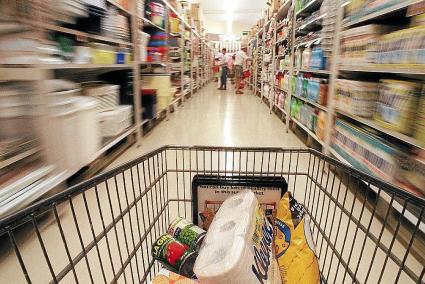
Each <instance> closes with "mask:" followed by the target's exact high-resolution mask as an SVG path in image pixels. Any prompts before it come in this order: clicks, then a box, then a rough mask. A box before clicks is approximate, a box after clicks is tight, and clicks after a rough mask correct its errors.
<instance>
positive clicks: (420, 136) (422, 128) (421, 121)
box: [413, 87, 425, 145]
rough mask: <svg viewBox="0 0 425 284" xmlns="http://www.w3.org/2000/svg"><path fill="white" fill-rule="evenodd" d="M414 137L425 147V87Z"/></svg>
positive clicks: (417, 115)
mask: <svg viewBox="0 0 425 284" xmlns="http://www.w3.org/2000/svg"><path fill="white" fill-rule="evenodd" d="M413 136H414V137H415V139H417V140H418V141H419V142H420V143H422V145H425V87H423V88H422V95H421V98H420V101H419V106H418V112H417V114H416V118H415V132H414V135H413Z"/></svg>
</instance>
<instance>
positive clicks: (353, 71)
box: [253, 0, 425, 279]
mask: <svg viewBox="0 0 425 284" xmlns="http://www.w3.org/2000/svg"><path fill="white" fill-rule="evenodd" d="M295 2H296V1H292V3H291V5H290V9H289V10H288V11H289V12H290V11H294V10H295V5H294V4H295ZM323 2H324V1H322V0H311V1H310V2H309V3H307V4H306V5H305V6H304V7H303V8H302V9H300V10H299V11H297V12H296V13H294V15H293V16H292V17H290V19H289V20H290V22H291V23H292V24H294V25H295V23H296V21H297V19H299V18H301V17H306V16H308V15H310V14H312V13H313V12H314V11H317V10H318V9H319V8H320V7H321V5H322V3H323ZM334 2H335V3H338V4H335V5H337V6H336V15H335V21H334V23H335V26H334V29H335V32H334V34H333V37H332V43H333V46H332V53H331V55H330V57H329V62H331V64H329V66H328V68H329V69H328V70H313V69H303V68H296V67H295V66H294V65H295V61H294V54H295V50H296V48H299V47H304V46H306V47H307V46H309V45H310V46H311V45H314V44H316V43H317V44H318V43H319V42H318V41H321V40H322V39H321V38H317V39H314V40H309V41H305V42H301V43H299V44H297V45H296V46H292V47H291V50H290V51H291V52H290V53H289V55H290V56H289V57H290V66H288V68H285V71H287V72H288V74H289V75H290V76H291V77H290V78H292V76H293V75H294V74H296V73H300V72H303V73H313V74H316V76H319V75H322V76H321V77H325V78H326V79H327V80H328V98H327V104H326V106H322V105H320V104H317V103H314V102H311V101H309V100H308V99H306V98H303V97H300V96H297V95H296V94H293V93H292V90H291V89H290V90H287V95H288V96H289V102H290V101H291V100H292V97H294V98H297V99H299V100H302V101H304V102H305V103H306V104H309V105H311V106H313V107H315V108H316V109H317V110H320V111H323V112H324V113H325V115H326V124H325V130H324V133H325V137H324V139H323V140H320V139H318V137H317V135H316V134H315V133H314V132H312V131H311V130H310V129H309V128H308V127H306V126H305V125H303V124H302V123H301V122H300V121H299V120H298V119H295V118H293V117H291V116H290V115H286V116H285V118H286V119H285V120H284V122H286V126H287V127H286V130H287V131H288V130H289V128H290V125H291V123H290V122H292V129H293V130H294V129H295V128H297V129H301V130H302V131H303V132H305V133H307V137H308V139H307V144H308V145H312V144H311V143H310V142H311V141H312V140H314V141H316V142H317V144H318V145H320V146H319V148H318V149H319V150H321V151H322V152H323V153H325V154H327V155H332V156H333V157H335V158H336V159H338V160H340V161H341V162H343V163H345V164H347V165H350V163H349V162H348V161H347V160H345V159H344V158H343V157H342V156H341V155H339V154H338V152H336V151H335V149H333V148H332V147H331V144H332V136H331V135H332V134H331V133H332V129H333V124H334V121H335V119H336V118H341V119H344V120H346V121H350V122H352V123H353V124H355V125H357V126H360V127H362V128H363V129H365V130H366V131H370V133H375V134H378V135H379V136H381V137H385V139H388V140H390V141H393V142H394V143H397V142H398V143H399V144H400V145H401V149H404V148H408V149H412V150H413V151H414V152H415V153H417V152H418V151H424V150H425V145H424V144H423V143H422V142H420V141H417V140H416V139H414V138H412V137H410V136H407V135H404V134H402V133H399V132H396V131H392V130H389V129H387V128H385V127H382V126H380V125H379V124H378V123H376V122H375V121H373V120H369V119H364V118H361V117H358V116H355V115H350V114H348V113H346V112H344V111H343V110H339V109H337V108H336V104H335V96H336V81H337V79H338V78H339V77H340V76H341V75H342V77H347V76H355V78H357V77H359V76H363V77H365V76H368V74H367V73H374V74H373V77H374V78H378V77H379V75H385V76H388V77H390V78H395V77H407V78H413V79H415V80H422V81H423V75H425V67H424V66H423V65H411V64H410V65H402V64H386V65H378V64H369V65H362V66H354V65H342V64H340V63H339V62H338V60H339V52H340V41H341V34H342V32H343V30H344V29H347V28H350V27H357V26H361V25H366V24H371V23H376V22H378V23H382V21H383V20H384V21H385V23H389V22H391V21H390V20H391V19H392V17H400V16H401V15H403V12H404V11H405V10H407V8H408V7H409V6H411V5H413V4H417V3H421V2H423V0H406V1H392V2H391V1H389V3H390V4H392V5H391V6H388V7H384V8H381V9H380V10H377V11H374V12H372V13H369V14H363V15H360V16H359V17H357V18H349V19H343V17H344V6H345V5H346V4H347V3H348V2H349V1H334ZM286 4H287V2H285V5H286ZM280 9H283V8H282V7H281V8H280ZM280 9H279V11H280ZM326 13H329V11H326ZM278 14H279V13H276V14H275V15H274V16H273V17H278V19H277V22H278V23H280V20H281V19H282V18H279V15H278ZM288 14H290V13H288ZM273 17H272V19H273ZM281 17H282V16H281ZM323 17H324V15H319V16H318V17H317V18H316V19H312V20H310V21H309V22H308V23H306V24H304V25H302V26H301V27H298V28H296V29H294V30H293V33H292V35H291V37H290V38H289V40H288V42H292V43H294V42H295V39H296V37H297V36H298V35H301V34H303V29H305V30H306V31H307V30H310V24H311V27H312V29H311V30H316V29H317V30H318V29H319V27H320V26H321V24H319V23H317V22H316V20H317V19H322V18H323ZM264 22H265V21H264ZM394 22H395V21H394ZM281 25H282V24H279V25H278V26H277V28H280V27H281ZM300 28H301V32H300ZM258 29H259V32H258V33H257V35H256V39H257V41H258V40H260V42H261V39H262V35H263V34H264V33H266V32H267V30H268V29H267V27H266V26H263V27H258ZM276 43H277V42H276ZM320 43H321V42H320ZM254 51H255V50H254ZM262 52H263V51H262V50H259V54H260V55H261V54H262ZM281 57H283V56H279V55H276V57H275V58H274V60H278V59H280V58H281ZM276 67H277V66H276ZM277 69H280V68H277ZM275 70H276V69H275ZM259 71H261V70H259ZM279 71H283V70H276V72H279ZM380 73H382V74H380ZM257 74H258V73H255V74H254V76H253V87H254V90H255V93H257V92H258V90H257V82H258V81H257V77H258V75H257ZM371 75H372V74H371ZM268 83H269V82H268ZM263 84H264V83H262V85H263ZM273 86H274V90H275V91H285V90H281V89H280V88H279V87H278V86H276V85H275V84H274V82H273ZM274 107H275V108H276V106H275V105H274ZM290 107H291V104H289V109H288V110H286V113H288V114H290V113H291V109H290ZM277 115H279V114H277ZM318 145H315V146H318ZM422 153H423V152H422ZM366 186H367V185H366ZM381 194H382V193H381ZM387 199H388V200H390V198H387ZM388 204H389V203H388ZM388 204H387V205H388ZM391 206H392V207H393V208H394V209H395V210H396V211H397V212H398V213H397V214H402V215H404V217H405V218H406V220H409V222H410V223H412V224H418V222H419V220H418V216H417V214H416V213H417V212H416V213H415V212H412V211H411V210H409V209H406V208H403V204H400V203H398V202H396V201H394V202H392V203H391ZM419 227H420V229H421V230H422V232H425V224H424V222H421V223H420V226H419ZM422 275H423V272H422ZM412 279H413V278H412Z"/></svg>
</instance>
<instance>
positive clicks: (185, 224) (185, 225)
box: [168, 217, 206, 250]
mask: <svg viewBox="0 0 425 284" xmlns="http://www.w3.org/2000/svg"><path fill="white" fill-rule="evenodd" d="M168 233H169V234H170V235H172V236H173V237H174V238H176V240H178V241H179V242H182V243H184V244H186V245H188V246H189V247H190V248H191V249H195V250H199V248H200V246H201V244H202V241H203V240H204V238H205V234H206V232H205V231H204V230H203V229H201V228H199V227H198V226H196V225H194V224H193V223H192V222H189V221H187V220H186V219H184V218H181V217H177V218H176V219H175V220H174V221H173V222H171V224H170V226H169V227H168Z"/></svg>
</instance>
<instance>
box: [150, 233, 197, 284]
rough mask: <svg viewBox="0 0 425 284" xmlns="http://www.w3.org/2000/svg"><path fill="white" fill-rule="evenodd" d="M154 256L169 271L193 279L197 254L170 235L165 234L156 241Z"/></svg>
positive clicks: (153, 249) (153, 247) (153, 250)
mask: <svg viewBox="0 0 425 284" xmlns="http://www.w3.org/2000/svg"><path fill="white" fill-rule="evenodd" d="M152 256H153V257H154V258H155V259H156V260H158V261H160V262H161V263H162V264H163V265H165V266H166V267H168V268H169V269H171V270H173V271H175V272H178V273H179V274H181V275H183V276H187V277H189V278H192V277H193V265H194V263H195V259H196V257H197V253H196V252H194V251H192V250H190V248H189V246H188V245H185V244H183V243H181V242H179V241H177V240H176V239H175V238H173V236H171V235H170V234H164V235H162V236H160V237H159V238H158V239H157V240H156V242H155V243H154V244H153V245H152Z"/></svg>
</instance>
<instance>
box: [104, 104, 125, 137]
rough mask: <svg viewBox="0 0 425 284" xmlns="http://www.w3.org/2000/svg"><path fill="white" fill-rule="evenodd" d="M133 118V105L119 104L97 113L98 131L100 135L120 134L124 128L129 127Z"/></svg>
mask: <svg viewBox="0 0 425 284" xmlns="http://www.w3.org/2000/svg"><path fill="white" fill-rule="evenodd" d="M132 119H133V107H132V106H130V105H121V106H118V107H117V108H116V109H114V110H111V111H105V112H102V113H99V114H98V121H99V127H100V133H101V136H102V137H113V136H117V135H120V134H121V133H122V132H124V130H126V129H127V128H129V127H131V125H132Z"/></svg>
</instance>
